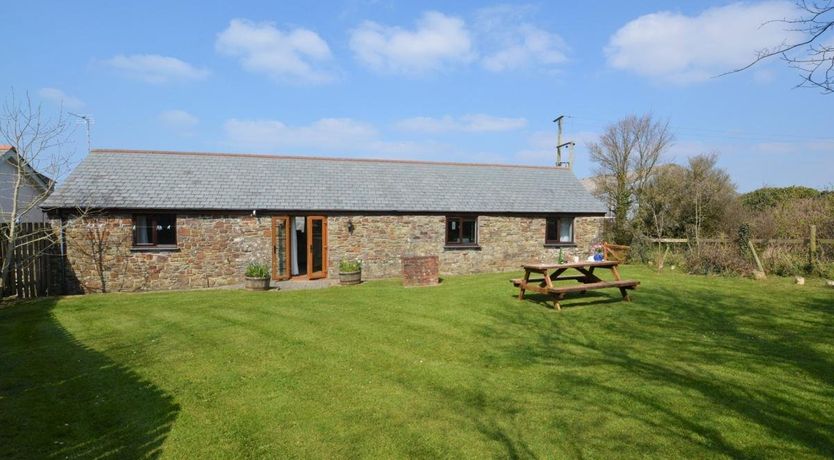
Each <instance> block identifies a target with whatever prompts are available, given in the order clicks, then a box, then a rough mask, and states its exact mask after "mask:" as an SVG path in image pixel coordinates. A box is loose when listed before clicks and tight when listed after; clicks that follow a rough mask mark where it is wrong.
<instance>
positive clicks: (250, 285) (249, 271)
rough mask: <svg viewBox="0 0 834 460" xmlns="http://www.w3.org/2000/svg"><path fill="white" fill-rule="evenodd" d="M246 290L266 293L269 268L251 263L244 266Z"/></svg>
mask: <svg viewBox="0 0 834 460" xmlns="http://www.w3.org/2000/svg"><path fill="white" fill-rule="evenodd" d="M246 289H249V290H251V291H266V290H267V289H269V266H267V265H266V264H262V263H258V262H252V263H250V264H249V265H247V266H246Z"/></svg>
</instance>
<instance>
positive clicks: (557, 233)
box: [544, 216, 574, 245]
mask: <svg viewBox="0 0 834 460" xmlns="http://www.w3.org/2000/svg"><path fill="white" fill-rule="evenodd" d="M544 243H545V244H554V245H572V244H574V241H573V217H571V216H559V217H548V218H547V224H546V228H545V236H544Z"/></svg>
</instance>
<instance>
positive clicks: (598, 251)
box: [594, 244, 605, 262]
mask: <svg viewBox="0 0 834 460" xmlns="http://www.w3.org/2000/svg"><path fill="white" fill-rule="evenodd" d="M594 260H595V261H597V262H601V261H603V260H605V255H604V254H603V253H602V245H601V244H595V245H594Z"/></svg>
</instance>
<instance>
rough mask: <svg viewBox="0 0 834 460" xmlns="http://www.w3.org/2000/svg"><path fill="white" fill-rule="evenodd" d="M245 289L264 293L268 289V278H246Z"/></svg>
mask: <svg viewBox="0 0 834 460" xmlns="http://www.w3.org/2000/svg"><path fill="white" fill-rule="evenodd" d="M246 289H248V290H250V291H266V290H267V289H269V278H253V277H251V276H247V277H246Z"/></svg>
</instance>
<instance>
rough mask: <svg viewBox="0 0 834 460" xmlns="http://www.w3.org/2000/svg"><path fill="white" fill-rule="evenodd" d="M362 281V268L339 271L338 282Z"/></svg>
mask: <svg viewBox="0 0 834 460" xmlns="http://www.w3.org/2000/svg"><path fill="white" fill-rule="evenodd" d="M361 282H362V270H357V271H355V272H339V284H359V283H361Z"/></svg>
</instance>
